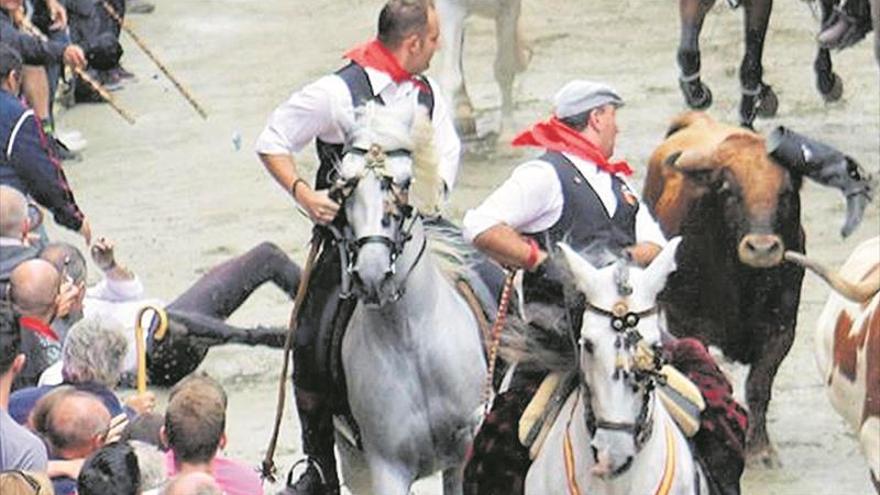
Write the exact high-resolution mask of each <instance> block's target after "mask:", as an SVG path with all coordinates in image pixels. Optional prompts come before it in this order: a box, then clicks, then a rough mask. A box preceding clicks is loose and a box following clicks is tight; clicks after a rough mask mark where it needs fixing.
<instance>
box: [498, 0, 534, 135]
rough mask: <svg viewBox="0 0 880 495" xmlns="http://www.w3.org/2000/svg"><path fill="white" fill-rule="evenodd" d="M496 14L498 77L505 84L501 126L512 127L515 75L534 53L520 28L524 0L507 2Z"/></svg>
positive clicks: (501, 83)
mask: <svg viewBox="0 0 880 495" xmlns="http://www.w3.org/2000/svg"><path fill="white" fill-rule="evenodd" d="M498 9H499V10H498V11H497V13H496V17H495V39H496V43H497V47H498V49H497V51H496V55H495V67H494V69H495V80H496V81H497V82H498V86H499V87H500V88H501V128H502V131H503V130H504V128H509V127H510V124H511V122H510V121H511V119H512V116H513V79H514V76H515V75H516V73H518V72H522V71H523V70H524V69H525V66H526V65H528V61H529V58H530V54H529V53H528V52H527V50H526V49H525V47H523V46H522V39H521V36H520V32H519V18H520V17H519V16H520V0H511V1H509V2H504V4H503V5H500V6H499V7H498Z"/></svg>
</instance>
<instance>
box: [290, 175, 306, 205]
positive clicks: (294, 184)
mask: <svg viewBox="0 0 880 495" xmlns="http://www.w3.org/2000/svg"><path fill="white" fill-rule="evenodd" d="M300 182H302V183H303V184H306V186H308V184H307V183H306V181H305V179H303V178H299V179H296V180H295V181H293V185H292V186H290V193H291V194H292V195H293V200H294V201H299V200H298V199H296V186H298V185H299V184H300Z"/></svg>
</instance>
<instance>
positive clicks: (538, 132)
mask: <svg viewBox="0 0 880 495" xmlns="http://www.w3.org/2000/svg"><path fill="white" fill-rule="evenodd" d="M512 144H513V145H514V146H537V147H539V148H545V149H548V150H550V151H559V152H565V153H571V154H572V155H575V156H578V157H580V158H583V159H584V160H589V161H591V162H593V163H595V164H596V166H597V167H599V169H600V170H604V171H605V172H608V173H609V174H623V175H627V176H628V175H632V173H633V171H632V169H631V168H630V166H629V164H628V163H626V161H624V160H621V161H619V162H614V163H611V162H609V161H608V159H607V158H605V155H603V154H602V151H601V150H599V148H598V147H597V146H596V145H595V144H593V143H591V142H590V141H588V140H587V138H585V137H584V135H583V134H581V133H579V132H577V131H576V130H574V129H572V128H571V127H569V126H567V125H565V124H563V123H562V121H561V120H559V119H558V118H556V116H553V117H551V118H550V119H549V120H545V121H543V122H538V123H537V124H535V125H533V126H532V127H530V128H529V129H527V130H525V131H523V132H522V133H520V134H519V135H518V136H516V137H515V138H513V142H512Z"/></svg>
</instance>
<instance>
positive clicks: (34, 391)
mask: <svg viewBox="0 0 880 495" xmlns="http://www.w3.org/2000/svg"><path fill="white" fill-rule="evenodd" d="M52 388H53V387H52V386H49V385H43V386H39V387H25V388H20V389H18V390H16V391H15V392H13V393H12V395H10V396H9V415H10V416H11V417H12V419H13V420H14V421H16V422H17V423H19V424H24V422H25V421H27V417H28V415H29V414H30V412H31V409H33V408H34V405H35V404H36V403H37V401H38V400H40V398H42V397H43V396H44V395H46V394H48V393H49V392H50V391H51V390H52Z"/></svg>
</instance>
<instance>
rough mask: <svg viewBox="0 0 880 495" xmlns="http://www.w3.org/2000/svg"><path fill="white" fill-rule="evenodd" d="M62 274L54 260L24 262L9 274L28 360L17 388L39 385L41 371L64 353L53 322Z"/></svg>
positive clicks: (58, 304)
mask: <svg viewBox="0 0 880 495" xmlns="http://www.w3.org/2000/svg"><path fill="white" fill-rule="evenodd" d="M60 289H61V275H60V274H59V273H58V270H56V269H55V267H54V266H52V264H51V263H49V262H47V261H45V260H41V259H32V260H27V261H25V262H22V263H20V264H19V265H18V266H16V267H15V269H14V270H12V274H11V275H10V277H9V299H10V300H11V301H12V305H13V308H14V309H15V311H16V312H17V313H18V314H19V315H20V318H19V326H20V327H21V332H22V337H21V338H22V343H21V349H22V352H24V354H25V356H26V357H27V360H26V361H25V367H24V369H23V370H22V371H21V373H20V374H19V375H18V377H17V378H16V381H15V383H14V384H13V386H12V388H13V390H17V389H19V388H23V387H29V386H32V385H36V383H37V380H38V379H39V378H40V374H41V373H42V372H43V371H44V370H45V369H46V368H48V367H49V366H51V365H52V364H54V363H55V361H58V359H60V357H61V341H60V339H59V338H58V335H57V334H56V333H55V331H54V330H52V327H50V326H49V325H50V324H51V323H52V320H53V319H55V315H57V314H58V312H59V307H60V305H61V303H62V300H63V297H62V296H61V294H60V292H59V291H60Z"/></svg>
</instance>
